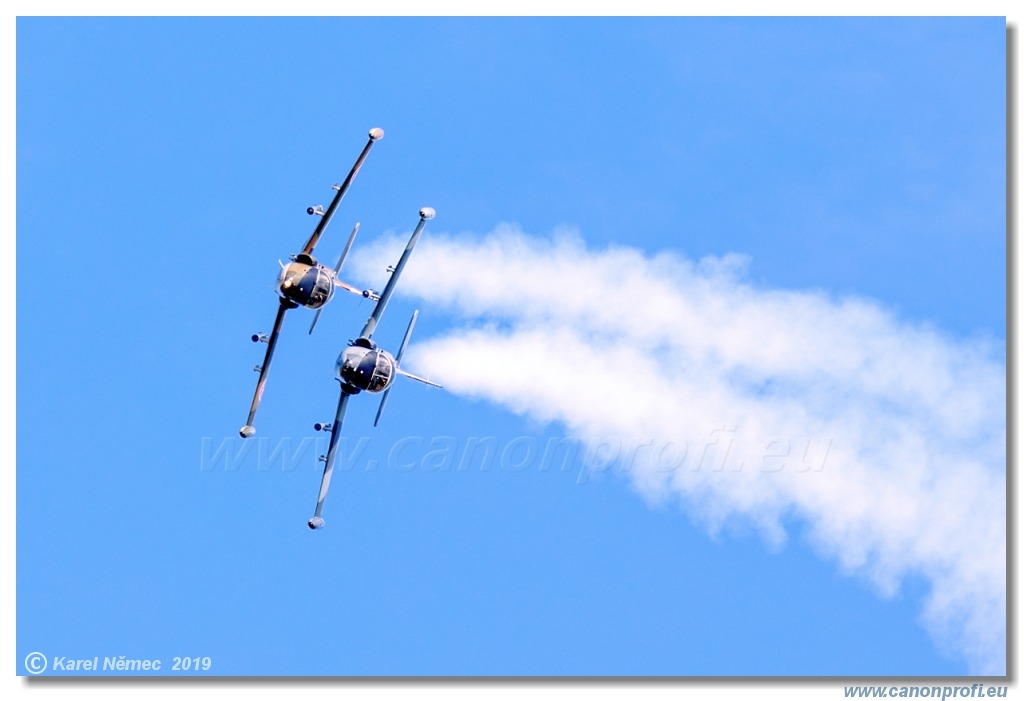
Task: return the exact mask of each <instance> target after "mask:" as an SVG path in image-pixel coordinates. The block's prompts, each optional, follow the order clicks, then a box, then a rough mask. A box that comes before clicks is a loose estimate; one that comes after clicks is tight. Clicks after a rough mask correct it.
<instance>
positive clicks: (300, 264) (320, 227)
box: [238, 128, 384, 438]
mask: <svg viewBox="0 0 1024 701" xmlns="http://www.w3.org/2000/svg"><path fill="white" fill-rule="evenodd" d="M383 137H384V130H383V129H379V128H373V129H371V130H370V133H369V141H367V142H366V146H364V147H363V151H362V153H360V154H359V158H357V159H356V162H355V165H353V166H352V170H351V171H349V174H348V177H346V178H345V181H344V182H343V183H342V184H341V185H334V186H333V188H334V190H335V191H336V192H335V194H334V199H332V200H331V204H330V206H328V207H327V209H326V210H325V209H324V208H323V207H322V206H320V205H314V206H312V207H308V208H307V209H306V213H307V214H309V215H310V216H319V217H320V221H319V223H318V224H317V226H316V229H315V230H314V231H313V233H312V234H311V235H310V237H309V240H308V241H306V245H305V246H303V247H302V251H301V252H300V253H296V254H294V255H293V256H291V258H290V261H289V263H288V264H287V265H286V264H284V263H281V272H280V274H279V275H278V276H277V295H278V302H279V304H278V308H277V316H276V317H275V318H274V327H273V330H272V331H271V332H270V335H269V336H268V335H267V334H263V333H255V334H253V335H252V341H253V343H259V342H263V343H266V344H267V354H266V356H265V357H264V359H263V364H262V365H257V366H256V367H255V368H254V370H256V371H257V372H259V374H260V377H259V380H258V381H257V382H256V392H255V394H254V395H253V398H252V404H251V405H250V407H249V418H247V419H246V421H245V425H244V426H242V428H241V429H239V431H238V433H239V435H241V436H242V438H249V437H250V436H252V435H254V434H255V433H256V428H255V427H254V426H253V421H254V420H255V418H256V410H257V409H259V406H260V401H261V400H262V398H263V390H264V388H265V387H266V384H267V374H268V373H269V372H270V361H271V360H272V359H273V357H274V348H275V347H276V346H277V338H278V336H279V334H280V333H281V324H282V323H283V322H284V315H285V312H287V311H288V310H289V309H295V308H297V307H300V306H301V307H306V308H307V309H315V310H316V315H315V316H314V317H313V323H312V324H311V325H310V327H309V332H310V333H313V327H315V326H316V322H317V320H318V319H319V318H320V312H321V311H323V307H324V305H325V304H327V302H329V301H330V300H331V297H333V296H334V288H335V287H341V288H342V289H344V290H346V291H348V292H352V293H354V294H359V295H362V296H364V297H368V298H371V299H376V297H377V295H376V293H374V292H373V291H372V290H358V289H356V288H355V287H353V286H351V285H349V284H347V283H345V282H342V281H341V280H339V279H338V273H340V272H341V266H342V265H343V264H344V262H345V257H346V256H347V255H348V252H349V250H350V249H351V248H352V242H353V241H354V240H355V237H356V233H357V232H358V231H359V224H358V223H357V224H356V225H355V228H354V229H353V230H352V234H351V235H350V236H349V239H348V243H347V244H346V245H345V250H344V251H343V252H342V254H341V257H340V258H338V263H337V265H335V267H334V269H333V270H332V269H331V268H328V267H327V266H325V265H324V264H322V263H320V262H318V261H317V259H316V258H314V257H313V249H314V248H315V247H316V244H317V242H319V241H320V236H321V235H322V234H323V233H324V230H325V229H326V228H327V225H328V224H329V223H330V222H331V218H332V217H333V216H334V212H335V211H336V210H337V209H338V205H339V204H341V200H342V199H343V198H344V197H345V193H346V192H348V189H349V186H350V185H351V184H352V181H353V180H355V178H356V175H358V173H359V169H360V168H361V167H362V165H363V161H364V160H366V156H367V154H369V153H370V149H371V148H372V147H373V144H374V143H375V142H376V141H379V140H380V139H381V138H383Z"/></svg>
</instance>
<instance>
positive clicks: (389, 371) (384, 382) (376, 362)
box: [337, 345, 395, 392]
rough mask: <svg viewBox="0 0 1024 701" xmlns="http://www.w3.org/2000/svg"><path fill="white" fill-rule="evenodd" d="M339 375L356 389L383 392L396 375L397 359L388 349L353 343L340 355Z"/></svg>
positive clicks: (345, 383) (343, 381)
mask: <svg viewBox="0 0 1024 701" xmlns="http://www.w3.org/2000/svg"><path fill="white" fill-rule="evenodd" d="M337 375H338V379H339V380H341V383H342V384H343V385H347V386H348V387H350V388H352V389H355V390H356V391H359V390H365V391H367V392H383V391H384V390H385V389H387V387H388V385H390V384H391V381H392V380H393V379H394V377H395V360H394V358H392V357H391V354H390V353H388V352H387V351H384V350H379V349H371V348H366V347H363V346H357V345H351V346H349V347H347V348H346V349H345V350H343V351H342V352H341V355H340V356H339V357H338V362H337Z"/></svg>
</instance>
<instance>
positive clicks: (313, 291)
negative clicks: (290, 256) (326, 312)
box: [277, 256, 334, 309]
mask: <svg viewBox="0 0 1024 701" xmlns="http://www.w3.org/2000/svg"><path fill="white" fill-rule="evenodd" d="M306 261H310V262H312V264H310V263H309V262H306ZM277 294H278V295H280V296H281V298H282V299H286V300H288V301H289V302H293V303H294V304H296V305H299V306H302V307H307V308H308V309H319V308H320V307H322V306H324V305H325V304H327V302H328V300H330V298H331V297H332V296H333V295H334V276H333V274H332V271H330V270H328V269H327V268H325V267H324V266H322V265H320V264H319V263H317V262H316V261H314V260H313V259H312V258H310V257H309V256H297V257H296V259H295V260H293V261H292V262H290V263H289V264H288V265H286V266H285V267H284V268H283V269H282V270H281V274H280V275H279V276H278V278H277Z"/></svg>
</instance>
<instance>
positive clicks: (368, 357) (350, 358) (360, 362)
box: [308, 207, 441, 529]
mask: <svg viewBox="0 0 1024 701" xmlns="http://www.w3.org/2000/svg"><path fill="white" fill-rule="evenodd" d="M419 215H420V220H419V223H418V224H417V225H416V229H415V230H414V231H413V232H412V236H411V237H410V238H409V243H408V245H406V247H405V250H404V251H403V252H402V256H401V257H400V258H399V260H398V263H397V264H396V265H395V266H394V267H393V268H389V270H390V272H391V277H390V278H388V282H387V285H385V287H384V290H383V291H382V292H381V293H380V295H379V296H377V300H376V301H377V303H376V305H375V306H374V308H373V313H371V314H370V318H369V319H367V320H366V324H365V325H364V326H363V330H362V332H361V333H360V334H359V338H357V339H356V340H354V341H350V342H349V344H348V346H347V347H346V348H345V349H344V350H343V351H342V352H341V355H339V356H338V360H337V362H336V363H335V379H336V380H337V381H338V382H339V383H341V396H340V397H339V398H338V409H337V411H336V412H335V414H334V421H333V423H317V424H314V425H313V428H314V430H317V431H327V432H328V433H330V435H331V437H330V441H329V443H328V448H327V455H323V456H321V457H320V459H321V460H322V461H323V462H324V474H323V478H322V479H321V481H320V494H319V495H318V497H317V501H316V511H315V512H314V514H313V518H311V519H309V523H308V525H309V527H310V528H312V529H317V528H323V525H324V519H323V510H324V500H325V499H326V498H327V489H328V487H330V484H331V473H332V472H333V470H334V462H335V458H336V451H337V447H338V437H339V435H340V434H341V425H342V420H343V419H344V417H345V408H346V407H347V405H348V400H349V398H350V397H353V396H355V395H357V394H359V393H360V392H362V391H366V392H369V393H371V394H377V393H381V392H383V394H382V395H381V400H380V406H379V407H378V409H377V416H376V418H375V419H374V421H373V425H374V426H376V425H377V424H378V423H379V422H380V417H381V414H382V413H383V412H384V405H385V404H386V403H387V401H388V394H389V393H390V392H391V385H392V383H393V382H394V380H395V377H397V376H398V375H402V376H404V377H408V378H410V379H413V380H417V381H419V382H423V383H426V384H428V385H431V386H433V387H440V386H441V385H439V384H437V383H436V382H431V381H430V380H428V379H426V378H423V377H419V376H417V375H413V374H412V373H410V372H406V371H405V370H403V369H402V367H401V362H402V355H403V354H404V353H405V349H406V346H408V345H409V337H410V336H412V330H413V327H414V326H415V325H416V317H417V316H418V315H419V310H417V311H414V312H413V315H412V319H411V320H410V321H409V326H408V327H407V328H406V330H405V337H404V338H403V339H402V345H400V346H399V347H398V353H396V354H395V355H394V356H392V355H391V354H390V353H388V352H387V351H386V350H384V349H383V348H379V347H378V346H377V344H376V343H374V341H373V333H374V331H375V330H376V329H377V323H378V322H379V321H380V318H381V316H382V315H383V314H384V310H385V308H386V307H387V305H388V300H390V299H391V294H392V293H393V292H394V290H395V285H397V284H398V278H399V276H400V275H401V274H402V270H403V269H404V268H405V264H406V262H407V261H408V260H409V256H410V255H411V254H412V249H413V247H414V246H415V245H416V242H417V241H418V240H419V237H420V234H421V233H422V232H423V227H424V225H425V224H426V222H427V221H429V220H430V219H433V218H434V210H433V209H431V208H430V207H424V208H423V209H421V210H420V212H419Z"/></svg>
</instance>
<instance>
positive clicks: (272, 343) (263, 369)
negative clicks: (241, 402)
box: [238, 301, 288, 438]
mask: <svg viewBox="0 0 1024 701" xmlns="http://www.w3.org/2000/svg"><path fill="white" fill-rule="evenodd" d="M286 311H288V307H286V306H285V305H284V303H283V301H282V303H281V304H280V305H279V306H278V309H277V316H276V317H275V318H274V330H273V331H271V332H270V337H269V338H266V339H264V338H262V337H260V336H259V335H256V336H253V337H252V340H254V341H261V340H266V341H267V355H266V356H265V357H264V358H263V365H261V366H260V379H259V380H258V381H257V382H256V393H255V394H254V395H253V397H252V404H251V405H250V406H249V418H248V419H246V421H245V426H242V428H241V429H240V430H239V431H238V433H239V435H241V436H242V438H248V437H249V436H252V435H253V434H255V433H256V429H255V428H253V425H252V422H253V419H255V418H256V410H257V409H259V408H260V400H261V399H263V389H264V387H266V385H267V373H268V372H270V361H271V360H273V359H274V348H275V347H276V346H277V337H278V336H280V335H281V324H282V323H284V313H285V312H286Z"/></svg>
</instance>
